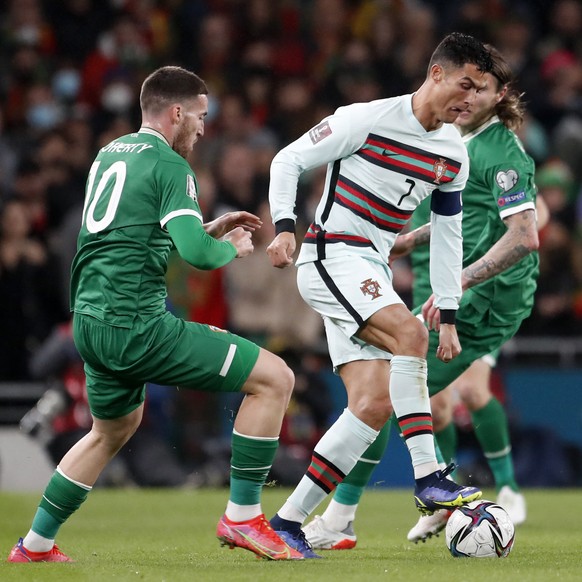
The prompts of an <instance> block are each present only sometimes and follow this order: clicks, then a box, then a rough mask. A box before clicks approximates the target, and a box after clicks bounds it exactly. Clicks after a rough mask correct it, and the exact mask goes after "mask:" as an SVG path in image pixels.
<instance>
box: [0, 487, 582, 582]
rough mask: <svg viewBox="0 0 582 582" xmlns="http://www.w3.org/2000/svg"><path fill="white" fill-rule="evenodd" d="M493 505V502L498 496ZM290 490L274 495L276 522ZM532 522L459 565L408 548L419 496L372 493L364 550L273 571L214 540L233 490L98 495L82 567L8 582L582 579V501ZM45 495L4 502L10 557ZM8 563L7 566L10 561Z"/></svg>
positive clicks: (66, 543)
mask: <svg viewBox="0 0 582 582" xmlns="http://www.w3.org/2000/svg"><path fill="white" fill-rule="evenodd" d="M487 493H489V498H491V495H492V494H491V492H486V496H487ZM287 494H288V490H285V489H280V488H276V487H275V488H271V489H268V490H267V491H266V492H265V495H264V500H263V507H264V509H265V512H266V513H267V516H269V515H270V514H271V513H272V512H273V511H275V510H276V509H277V508H278V507H279V506H280V504H281V503H282V502H283V501H284V499H285V498H286V496H287ZM526 495H527V500H528V508H529V517H528V521H527V523H526V524H524V525H523V526H521V527H520V528H518V530H517V536H516V542H515V546H514V549H513V552H512V553H511V554H510V556H509V557H508V558H506V559H481V560H477V559H472V560H471V559H454V558H452V557H451V556H450V555H449V553H448V551H447V549H446V547H445V543H444V539H443V537H442V536H441V537H440V538H436V539H433V540H430V541H429V542H427V543H426V544H419V545H414V544H410V543H408V542H407V541H406V532H407V531H408V529H409V528H410V527H411V526H412V525H413V524H414V523H415V521H416V519H417V516H418V514H417V513H416V510H415V509H414V506H413V502H412V496H411V493H410V492H402V491H393V490H383V491H380V490H378V491H370V492H369V493H368V494H367V495H366V496H365V497H364V500H363V502H362V505H361V507H360V512H359V514H358V519H357V522H356V532H357V534H358V536H359V537H358V546H357V548H356V549H354V550H351V551H341V552H323V555H324V557H325V559H324V560H309V561H305V562H284V563H283V562H266V561H263V560H257V559H255V558H254V556H253V555H252V554H251V553H250V552H246V551H243V550H238V549H237V550H234V551H230V550H228V549H226V548H221V547H220V545H219V543H218V541H217V540H216V539H215V537H214V531H215V530H214V528H215V527H216V521H217V519H218V517H219V516H220V514H221V513H222V511H223V510H224V506H225V502H226V498H227V492H226V491H225V490H195V491H183V490H164V491H161V490H156V491H149V490H115V491H106V490H96V491H94V492H93V493H92V494H91V495H90V497H89V500H88V501H87V503H86V504H85V505H84V506H83V508H82V509H81V510H80V511H79V512H78V514H76V515H75V516H73V517H72V518H71V520H70V521H69V522H68V523H67V524H66V525H65V526H64V527H63V529H62V531H61V532H60V534H59V540H58V541H59V544H60V546H61V547H62V548H63V549H64V550H65V551H66V552H67V553H68V554H69V555H71V557H73V558H75V559H76V560H77V561H76V563H75V564H8V563H5V562H2V563H0V580H1V581H2V582H8V581H13V580H14V581H19V582H20V581H24V582H34V581H39V582H45V581H53V580H54V581H59V582H60V581H68V580H87V581H91V582H94V581H97V582H100V581H109V580H115V581H141V580H147V581H160V582H161V581H167V582H179V581H182V580H184V581H185V580H189V581H198V580H200V581H203V580H212V581H214V580H216V581H223V580H224V581H230V580H235V581H238V580H248V581H253V582H261V581H263V580H264V581H269V582H278V581H280V580H283V581H285V582H287V581H289V582H290V580H291V578H292V577H297V579H298V580H301V582H303V580H309V581H310V580H313V581H314V582H315V581H316V582H320V581H328V580H329V581H332V580H333V581H335V582H339V581H344V580H349V581H352V580H356V581H359V580H361V581H368V580H386V581H388V580H389V581H390V582H400V581H403V582H408V581H410V580H414V581H418V582H440V581H447V582H448V581H450V582H462V581H467V582H480V581H483V582H485V581H486V582H502V581H503V582H504V581H516V582H528V581H540V582H541V581H544V582H546V581H548V580H561V581H566V580H580V579H582V573H581V567H582V550H581V548H582V521H581V517H580V516H581V515H582V492H580V491H561V490H543V491H542V490H530V491H526ZM36 503H37V496H36V495H24V494H22V495H20V494H7V493H0V551H1V552H4V555H7V554H8V552H9V550H10V548H11V546H12V545H13V544H14V543H15V541H16V540H17V538H18V537H19V536H21V535H24V534H25V533H26V531H27V530H28V526H29V523H30V519H31V517H32V514H33V513H34V511H35V508H36ZM2 559H4V558H2Z"/></svg>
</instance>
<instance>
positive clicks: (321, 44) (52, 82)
mask: <svg viewBox="0 0 582 582" xmlns="http://www.w3.org/2000/svg"><path fill="white" fill-rule="evenodd" d="M453 30H457V31H463V32H468V33H471V34H474V35H475V36H478V37H479V38H481V39H483V40H486V41H489V42H491V43H493V44H495V45H496V46H497V48H498V49H500V51H501V52H502V53H503V54H504V55H505V57H506V58H507V59H508V61H509V62H510V64H511V66H512V67H513V70H514V71H515V73H516V76H517V86H518V88H519V89H520V90H521V91H523V92H524V100H525V101H526V103H527V106H528V115H527V118H526V122H525V124H524V126H523V127H522V129H521V130H520V137H521V138H522V140H523V142H524V145H525V147H526V149H527V151H528V152H529V153H530V154H531V155H532V157H533V158H534V159H535V161H536V163H537V166H538V172H537V184H538V187H539V191H540V192H541V194H542V195H543V196H544V198H545V201H546V203H547V204H548V206H549V209H550V214H551V216H550V221H549V224H548V226H547V227H546V228H545V229H544V231H543V232H542V244H541V249H540V255H541V275H540V279H539V289H538V295H537V300H536V306H535V309H534V313H533V315H532V317H531V318H530V319H529V320H528V321H527V322H526V324H525V325H524V326H523V329H522V330H521V332H520V334H530V335H554V336H572V335H574V334H579V330H580V328H581V324H582V195H581V185H582V1H579V0H511V1H510V0H506V1H504V0H465V1H462V0H459V1H456V2H450V1H445V0H431V1H430V2H428V1H426V2H422V1H420V0H418V1H417V0H206V1H205V0H157V1H156V0H61V1H59V2H55V1H51V0H44V1H43V0H4V1H3V2H0V321H2V325H1V326H0V381H20V380H29V379H33V378H34V377H35V374H34V370H33V369H32V368H33V367H32V366H31V361H32V358H33V357H34V356H35V354H36V353H37V351H38V350H39V349H40V347H41V346H42V344H43V342H45V341H46V340H47V338H49V337H50V335H51V333H54V331H55V329H57V328H58V327H59V326H62V325H66V323H67V322H68V320H69V318H70V315H69V301H68V284H69V268H70V264H71V260H72V257H73V255H74V252H75V246H76V236H77V231H78V227H79V223H80V217H81V214H82V207H83V199H84V184H85V179H86V176H87V173H88V170H89V167H90V165H91V163H92V161H93V158H94V157H95V154H96V151H97V150H98V148H100V147H102V146H104V145H105V144H107V143H108V142H109V141H110V140H111V139H113V138H115V137H117V136H120V135H122V134H125V133H129V132H132V131H135V130H136V129H137V128H138V127H139V124H140V113H139V102H138V97H139V88H140V85H141V82H142V81H143V79H144V78H145V77H146V76H147V75H148V74H149V73H150V72H151V71H152V70H153V69H155V68H156V67H158V66H161V65H165V64H176V65H182V66H185V67H187V68H189V69H191V70H193V71H195V72H196V73H198V74H199V75H200V76H201V77H202V78H203V79H204V80H205V81H206V82H207V84H208V86H209V88H210V96H209V115H208V118H207V124H206V134H205V137H204V138H203V139H202V141H201V142H200V144H198V145H197V146H196V148H195V151H194V153H193V154H192V159H191V160H189V161H190V162H191V164H192V167H193V168H194V170H195V172H196V175H197V177H198V180H199V182H200V191H201V196H200V202H201V205H202V206H203V208H202V209H203V212H204V214H205V218H207V219H211V218H213V217H214V216H216V215H217V214H221V213H223V212H224V211H227V210H230V209H245V210H249V211H252V212H255V213H257V214H259V215H260V216H261V217H262V218H263V221H264V226H263V228H262V229H261V230H260V231H259V232H258V233H256V234H255V236H254V241H255V247H256V250H255V253H254V255H253V256H251V257H250V258H247V259H244V261H240V262H239V261H233V263H232V264H231V265H228V266H227V267H225V268H223V269H220V270H218V271H214V272H198V271H196V270H194V269H192V268H190V267H189V266H187V265H185V264H184V263H183V262H181V261H175V262H172V263H171V264H170V267H169V272H168V283H169V297H168V303H169V306H170V308H171V309H173V310H174V311H175V312H176V313H178V314H180V315H182V316H184V317H186V318H189V319H194V320H196V321H200V322H205V323H211V324H214V325H217V326H220V327H228V328H229V329H231V330H233V331H235V332H238V333H241V334H243V335H245V336H247V337H249V338H251V339H253V340H255V341H256V342H258V343H259V344H261V345H266V346H268V347H269V348H270V349H273V350H275V351H278V350H279V351H280V350H298V351H299V352H300V353H305V352H307V353H311V354H313V353H315V354H319V353H320V352H321V351H322V349H323V348H322V345H323V344H322V326H321V323H320V321H319V318H318V316H316V315H315V314H314V313H313V312H311V311H310V310H309V309H308V308H307V307H306V306H305V305H304V304H303V302H302V300H301V299H300V297H299V296H298V294H297V291H296V287H295V278H294V277H295V273H294V271H293V269H288V270H285V271H278V270H275V269H273V268H272V267H271V266H270V263H269V261H268V260H267V258H266V256H265V248H266V246H267V245H268V244H269V242H270V240H272V238H273V236H274V231H273V227H272V225H271V221H270V218H269V209H268V203H267V191H268V180H269V165H270V162H271V159H272V158H273V156H274V155H275V153H276V152H277V151H278V149H279V148H281V147H283V146H284V145H286V144H288V143H289V142H290V141H292V140H294V139H295V138H297V137H299V136H300V135H301V134H302V133H304V132H305V131H306V130H307V129H309V128H310V127H311V126H312V125H314V124H315V123H316V122H318V121H319V120H320V119H321V118H322V117H324V116H325V115H327V114H329V113H331V112H333V111H334V110H335V108H337V107H338V106H340V105H342V104H347V103H351V102H356V101H369V100H373V99H376V98H382V97H388V96H393V95H397V94H402V93H408V92H410V91H412V90H414V88H416V87H417V86H418V85H419V84H420V83H421V82H422V79H423V78H424V76H425V74H426V67H427V63H428V60H429V57H430V55H431V53H432V51H433V50H434V48H435V46H436V44H437V43H438V42H439V40H440V39H441V38H442V36H443V35H444V34H446V33H448V32H451V31H453ZM323 178H324V169H323V168H322V169H320V170H314V171H312V172H310V173H308V174H307V175H305V176H304V177H303V178H302V180H301V182H300V189H299V194H298V208H297V212H298V215H299V219H298V225H299V228H298V230H299V231H300V232H301V230H302V229H304V228H306V226H307V225H308V223H309V220H310V217H311V216H312V213H313V210H314V206H315V205H316V203H317V202H318V200H319V197H320V194H321V189H322V181H323ZM394 270H395V273H396V285H397V289H398V291H399V292H400V293H401V294H402V296H403V297H404V298H405V299H407V298H408V297H409V293H410V284H411V275H410V270H409V268H408V265H407V263H406V262H405V261H399V262H397V263H395V264H394Z"/></svg>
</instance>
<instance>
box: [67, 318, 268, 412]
mask: <svg viewBox="0 0 582 582" xmlns="http://www.w3.org/2000/svg"><path fill="white" fill-rule="evenodd" d="M73 336H74V339H75V345H76V346H77V349H78V350H79V353H80V354H81V357H82V358H83V360H84V361H85V375H86V378H87V396H88V400H89V406H90V408H91V413H92V414H93V415H94V416H95V417H96V418H100V419H114V418H119V417H121V416H125V415H126V414H129V413H130V412H131V411H132V410H135V409H136V408H137V407H138V406H139V405H140V404H141V403H142V402H143V401H144V399H145V383H146V382H152V383H155V384H161V385H164V386H180V387H182V388H191V389H196V390H205V391H213V392H238V391H239V390H240V389H241V388H242V386H243V384H244V383H245V381H246V379H247V378H248V376H249V374H250V373H251V370H252V369H253V367H254V365H255V363H256V361H257V358H258V357H259V350H260V348H259V347H258V346H257V345H256V344H254V343H252V342H250V341H248V340H246V339H244V338H242V337H240V336H237V335H234V334H232V333H230V332H228V331H224V330H222V329H218V328H216V327H212V326H209V325H202V324H200V323H193V322H187V321H184V320H182V319H179V318H177V317H175V316H174V315H172V314H171V313H164V314H161V315H155V316H153V317H149V318H147V319H146V318H136V320H135V323H134V325H133V327H132V328H131V329H127V328H122V327H113V326H111V325H107V324H106V323H103V322H102V321H100V320H98V319H96V318H94V317H91V316H89V315H82V314H78V313H75V315H74V319H73Z"/></svg>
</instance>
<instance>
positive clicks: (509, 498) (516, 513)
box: [497, 485, 527, 525]
mask: <svg viewBox="0 0 582 582" xmlns="http://www.w3.org/2000/svg"><path fill="white" fill-rule="evenodd" d="M497 505H501V507H503V509H505V511H507V513H508V515H509V519H511V521H512V522H513V525H520V524H522V523H523V522H524V521H525V519H526V517H527V509H526V504H525V497H524V496H523V494H521V493H519V492H517V491H514V490H513V489H512V488H511V487H509V485H505V486H504V487H502V488H501V489H500V490H499V493H498V494H497Z"/></svg>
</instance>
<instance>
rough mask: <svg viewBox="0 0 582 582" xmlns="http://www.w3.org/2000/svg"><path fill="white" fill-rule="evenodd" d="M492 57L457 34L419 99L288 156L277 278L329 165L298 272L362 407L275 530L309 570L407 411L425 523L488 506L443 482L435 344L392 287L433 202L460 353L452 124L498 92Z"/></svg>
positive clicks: (322, 453)
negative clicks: (332, 520) (327, 515)
mask: <svg viewBox="0 0 582 582" xmlns="http://www.w3.org/2000/svg"><path fill="white" fill-rule="evenodd" d="M491 66H492V61H491V56H490V53H489V51H488V50H487V48H485V47H484V46H483V44H482V43H481V42H480V41H478V40H476V39H475V38H473V37H471V36H468V35H464V34H459V33H453V34H450V35H448V36H447V37H445V38H444V39H443V41H442V42H441V43H440V44H439V45H438V47H437V48H436V49H435V51H434V53H433V55H432V57H431V60H430V63H429V66H428V72H427V77H426V79H425V81H424V83H423V84H422V86H421V87H420V88H419V89H418V90H417V91H416V92H415V93H414V94H412V95H403V96H400V97H394V98H390V99H380V100H377V101H373V102H370V103H356V104H353V105H349V106H346V107H340V108H339V109H338V110H337V111H336V112H335V113H334V114H333V115H331V116H329V117H327V118H326V119H324V120H323V121H322V122H321V123H319V124H318V125H317V126H315V127H314V128H313V129H311V130H310V131H308V132H307V133H306V134H304V135H303V136H302V137H300V138H299V139H298V140H296V141H295V142H293V143H291V144H290V145H288V146H287V147H285V148H284V149H283V150H281V151H280V152H279V153H278V154H277V155H276V156H275V158H274V160H273V162H272V166H271V182H270V188H269V201H270V204H271V213H272V217H273V221H274V223H275V225H276V232H277V235H276V237H275V239H274V240H273V242H272V243H271V245H270V246H269V248H268V249H267V253H268V254H269V257H270V259H271V262H272V264H273V265H274V266H275V267H280V268H283V267H287V266H289V265H291V264H292V263H293V259H292V255H293V253H294V251H295V248H296V240H295V233H294V230H295V229H294V227H295V219H296V215H295V214H294V207H295V200H296V192H297V182H298V179H299V176H300V174H301V173H302V172H304V171H306V170H309V169H311V168H314V167H317V166H320V165H323V164H327V175H326V180H325V186H324V192H323V194H322V198H321V201H320V203H319V205H318V207H317V210H316V212H315V219H314V221H313V223H312V224H311V226H310V227H309V230H308V232H307V234H306V237H305V240H304V241H303V245H302V247H301V251H300V253H299V256H298V259H297V266H298V271H297V282H298V287H299V290H300V292H301V295H302V297H303V298H304V300H305V301H306V302H307V303H308V304H309V305H310V306H311V307H312V308H313V309H315V310H316V311H317V312H318V313H320V314H321V316H322V317H323V320H324V323H325V329H326V334H327V340H328V347H329V353H330V357H331V360H332V363H333V365H334V369H335V370H336V371H337V373H338V374H339V375H340V377H341V378H342V381H343V383H344V385H345V387H346V390H347V396H348V406H347V408H346V409H345V410H344V411H343V413H342V414H341V415H340V417H339V418H338V420H337V421H336V422H335V423H334V424H333V425H332V426H331V427H330V429H329V430H328V431H327V432H326V433H325V435H324V436H323V437H322V438H321V440H320V441H319V442H318V444H317V445H316V446H315V449H314V451H313V456H312V460H311V464H310V466H309V467H308V469H307V471H306V473H305V475H304V477H303V478H302V479H301V481H300V482H299V484H298V486H297V487H296V489H295V490H294V491H293V493H292V494H291V496H290V497H289V498H288V499H287V501H286V502H285V504H284V505H283V506H282V507H281V509H280V510H279V511H278V512H277V514H276V515H275V516H274V517H273V519H272V520H271V524H272V526H273V528H274V529H275V530H276V531H277V533H279V535H280V536H281V537H282V538H283V539H284V540H285V541H286V542H287V543H288V544H289V545H291V546H292V547H294V548H296V549H298V550H299V551H301V552H302V553H303V555H304V556H305V557H318V556H317V555H316V554H315V553H314V552H313V551H312V550H311V548H310V547H309V544H308V543H307V541H306V540H305V537H304V534H303V532H302V530H301V525H302V523H303V522H304V520H305V519H306V518H307V517H308V515H309V514H310V513H311V512H312V511H313V510H314V509H315V508H316V507H317V506H318V505H319V503H320V502H321V501H322V500H323V499H324V498H325V496H326V495H327V494H329V493H330V492H331V491H333V490H334V489H335V487H336V486H337V484H338V483H340V482H341V481H342V480H343V478H344V477H345V475H346V474H347V473H348V472H349V471H350V470H351V468H352V467H353V466H354V465H355V463H356V462H357V460H358V459H359V458H360V456H361V455H362V453H363V452H364V451H365V450H366V449H367V448H368V446H369V445H370V444H371V443H372V442H374V440H375V438H376V436H377V434H378V431H379V430H380V429H381V428H382V426H384V424H385V422H386V421H387V420H388V418H389V416H390V415H391V413H392V410H394V413H395V416H396V418H397V421H398V424H399V428H400V431H401V433H402V435H403V437H404V439H405V442H406V444H407V447H408V449H409V452H410V455H411V459H412V465H413V469H414V478H415V481H416V485H415V493H414V495H415V502H416V505H417V507H418V508H419V510H420V511H421V512H423V513H428V514H430V513H432V512H434V511H435V510H437V509H442V508H452V507H455V506H458V505H462V504H465V503H468V502H470V501H472V500H475V499H478V498H479V497H480V496H481V491H480V490H479V489H477V488H474V487H464V486H460V485H457V484H456V483H454V482H453V481H451V480H450V479H447V478H446V477H447V475H448V474H449V473H450V471H451V470H452V468H453V466H452V465H451V466H449V467H448V468H447V469H445V470H443V471H439V469H438V464H437V460H436V456H435V450H434V441H433V430H432V417H431V412H430V404H429V396H428V389H427V385H426V359H425V358H426V353H427V349H428V332H427V330H426V328H425V327H424V325H423V323H422V322H421V321H420V320H418V319H417V318H416V317H414V316H413V315H412V313H411V312H410V311H409V310H408V309H407V307H406V306H405V305H404V303H403V302H402V300H401V299H400V297H399V296H398V295H397V293H396V292H395V291H394V289H393V287H392V273H391V271H390V268H389V267H388V260H389V256H390V249H391V248H392V245H393V244H394V239H395V238H396V236H397V234H398V233H399V232H400V231H401V230H402V229H403V228H404V226H405V225H406V223H407V222H408V219H409V218H410V216H411V215H412V213H413V211H414V209H415V208H416V207H417V206H418V205H419V204H420V202H421V201H422V200H423V199H424V198H426V197H427V196H431V210H432V213H431V233H432V234H431V242H430V245H431V267H430V268H431V285H432V289H433V292H434V295H435V306H436V307H437V308H439V309H440V316H441V327H440V342H439V346H438V349H437V356H438V357H439V359H441V360H443V361H445V362H448V361H450V360H451V359H452V358H454V357H455V356H457V355H458V354H459V353H460V350H461V346H460V345H459V341H458V337H457V332H456V328H455V325H454V324H455V313H456V310H457V308H458V303H459V300H460V297H461V277H460V275H461V264H462V235H461V218H462V205H461V191H462V190H463V188H464V187H465V183H466V181H467V176H468V172H469V160H468V156H467V152H466V149H465V146H464V145H463V143H462V140H461V138H460V135H459V133H458V131H457V130H456V129H455V128H454V127H453V125H452V122H453V121H454V120H455V119H456V118H457V116H458V115H459V113H460V112H462V111H464V110H466V109H467V108H468V107H469V106H470V105H471V103H472V102H473V100H474V99H475V96H476V93H477V91H479V90H481V89H483V88H484V87H485V81H484V75H485V73H487V72H489V71H490V69H491Z"/></svg>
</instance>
